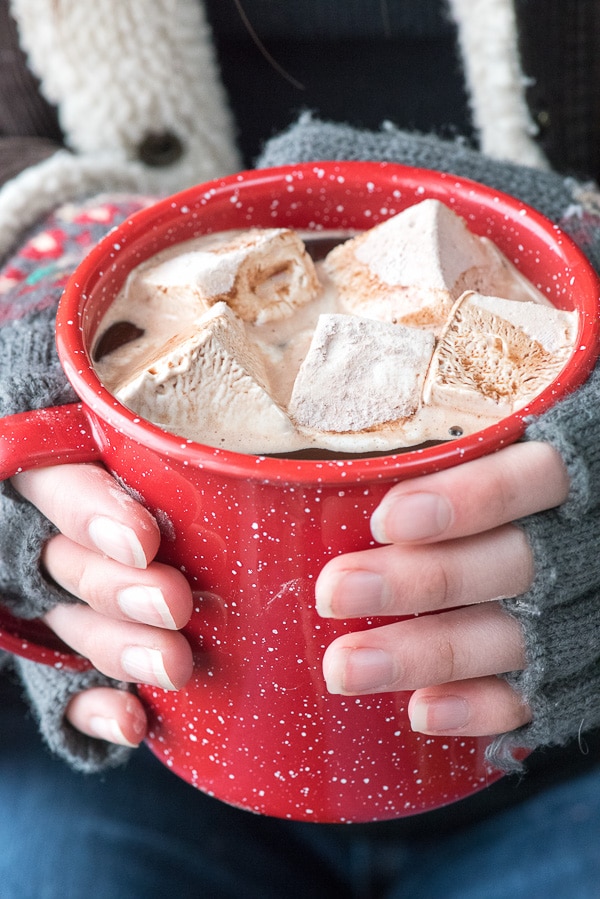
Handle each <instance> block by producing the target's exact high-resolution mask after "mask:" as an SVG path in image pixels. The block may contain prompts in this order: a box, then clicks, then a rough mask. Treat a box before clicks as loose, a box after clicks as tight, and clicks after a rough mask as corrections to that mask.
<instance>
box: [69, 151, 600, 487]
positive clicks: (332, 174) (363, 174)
mask: <svg viewBox="0 0 600 899" xmlns="http://www.w3.org/2000/svg"><path fill="white" fill-rule="evenodd" d="M290 179H295V181H296V182H299V183H300V184H302V181H306V180H310V181H311V183H312V182H315V181H319V182H322V183H323V185H324V186H325V188H326V187H327V183H328V181H329V183H331V182H332V181H335V182H338V183H340V182H343V183H348V182H351V183H354V184H356V183H358V182H359V183H360V184H361V186H365V185H375V189H378V188H379V185H383V186H386V187H387V188H388V189H391V187H392V186H393V185H394V184H395V185H397V187H399V188H402V189H408V190H412V191H414V193H415V194H416V198H415V201H414V202H418V199H419V194H421V196H420V199H426V198H427V197H430V196H437V197H438V198H442V197H445V198H446V199H447V202H448V204H449V205H451V204H452V202H455V198H456V195H457V193H459V194H460V196H461V199H462V200H463V201H464V202H467V201H468V202H469V204H470V205H473V206H474V207H476V208H477V209H478V210H485V211H487V212H488V213H490V214H492V215H493V216H494V218H496V217H498V218H500V217H504V219H505V220H506V221H509V222H511V223H512V224H513V225H514V224H515V223H519V224H520V225H522V226H523V228H524V229H525V231H528V232H530V233H535V234H536V235H537V237H538V239H540V240H541V241H542V242H543V243H544V244H546V245H548V246H549V247H550V246H551V247H552V249H553V250H554V251H555V252H556V254H557V258H560V260H562V262H563V263H564V264H565V265H566V266H568V267H569V268H570V269H571V270H572V272H573V273H574V274H572V278H571V284H573V281H575V280H576V281H577V283H578V294H579V295H580V297H582V298H583V301H584V303H586V304H588V305H589V306H592V305H594V303H595V307H594V309H588V308H585V310H582V308H580V307H579V306H577V305H576V304H574V307H573V308H576V309H577V311H578V313H579V314H578V335H577V341H576V344H575V346H574V349H573V352H572V353H571V355H570V357H569V359H568V360H567V362H565V364H564V365H563V367H562V369H561V371H560V372H559V374H558V376H557V377H556V378H555V379H554V380H553V381H552V383H551V384H549V385H548V386H547V387H546V388H545V389H544V390H543V391H542V392H541V393H540V394H538V395H537V396H536V397H534V399H533V400H532V401H531V402H530V403H529V404H528V405H527V406H525V407H523V408H522V409H520V410H518V411H517V412H514V413H512V414H511V415H509V416H507V417H505V418H503V419H501V420H500V421H498V422H495V423H493V424H490V425H488V426H487V427H485V428H482V429H481V430H479V431H477V432H474V433H472V434H468V435H466V436H463V437H459V438H453V439H451V440H449V441H446V442H443V443H440V444H437V445H434V446H428V447H421V448H414V449H411V448H407V449H403V450H401V451H399V452H395V453H394V452H390V453H389V454H387V453H386V454H385V455H377V456H367V457H362V456H361V457H356V458H352V457H350V458H343V459H335V458H326V459H298V458H279V457H273V456H266V455H251V454H246V453H239V452H236V451H234V450H225V449H220V448H218V447H213V446H209V445H207V444H201V443H198V442H195V441H193V440H189V439H187V438H183V437H180V436H177V435H175V434H172V433H170V432H168V431H165V430H163V429H162V428H160V427H159V426H157V425H154V424H153V423H152V422H150V421H148V420H146V419H143V418H141V417H140V416H139V415H136V413H135V412H132V411H131V410H130V409H128V408H127V407H126V406H124V405H122V404H121V403H120V402H119V401H118V400H117V399H116V397H115V396H114V395H113V394H111V393H110V392H109V391H108V390H107V389H106V388H105V387H104V385H103V384H102V382H101V381H100V379H99V377H98V375H97V374H96V371H95V369H94V366H93V363H92V360H91V355H90V352H89V350H88V347H87V346H86V345H85V341H84V336H83V335H84V328H83V326H82V316H83V312H84V311H85V306H84V307H83V308H82V304H84V303H85V301H86V299H87V298H88V297H89V296H90V295H91V294H92V293H93V290H94V288H95V287H96V286H97V285H98V282H99V279H100V278H102V277H104V275H105V271H110V269H111V268H112V269H113V270H116V269H117V268H118V265H117V263H116V262H115V261H114V260H115V257H116V255H117V254H118V251H119V249H120V247H121V244H127V246H128V247H131V246H133V245H137V244H135V243H134V242H136V241H137V242H138V243H143V242H144V241H148V242H150V241H149V235H152V233H153V232H156V231H157V230H158V228H159V226H160V227H163V228H164V223H165V222H169V221H170V220H175V219H176V217H177V216H181V215H182V214H184V212H183V211H184V210H185V211H186V212H185V214H191V215H193V216H195V218H196V222H195V227H196V226H197V228H196V231H195V234H196V235H198V236H199V235H201V234H203V233H210V232H211V231H215V230H218V229H216V228H208V229H207V228H204V229H202V225H201V210H202V208H203V207H206V206H208V205H209V204H210V203H211V202H215V201H216V202H221V201H223V199H224V198H225V197H227V198H228V202H230V201H231V199H232V197H235V196H237V192H238V191H239V190H240V189H243V190H244V191H246V190H250V189H251V188H260V189H261V190H274V189H275V188H276V187H277V186H278V187H279V189H280V190H286V189H287V186H288V185H289V184H290ZM308 192H310V189H309V191H308ZM440 195H441V196H440ZM453 198H454V199H453ZM402 208H405V206H403V207H402ZM384 212H385V211H384V210H382V211H381V217H380V218H379V220H380V221H383V219H384V218H386V217H388V215H385V214H384ZM250 214H251V213H250ZM390 214H391V212H390ZM460 214H463V215H464V213H460ZM240 219H242V216H241V215H240ZM376 222H377V218H376V217H374V218H373V219H371V220H370V221H369V222H367V223H365V226H364V227H372V226H373V224H376ZM253 225H254V226H258V227H265V226H266V225H265V224H264V223H262V222H261V223H259V222H252V221H247V220H246V221H240V225H239V227H252V226H253ZM268 226H269V227H279V226H281V225H280V224H279V223H276V224H273V223H270V224H269V225H268ZM289 226H290V227H294V225H293V222H292V223H290V224H289ZM230 227H231V226H230ZM331 227H332V226H331V225H330V224H328V225H327V226H326V228H327V229H329V228H331ZM314 230H315V232H316V233H318V232H319V230H325V228H324V227H322V226H321V227H319V226H318V225H317V226H315V228H314ZM357 230H358V229H357ZM184 239H188V238H187V237H186V238H182V237H180V238H179V240H173V241H171V243H173V244H174V243H177V242H182V240H184ZM492 239H493V237H492ZM166 245H167V244H166V243H165V242H164V241H163V242H161V243H160V244H159V246H166ZM157 251H158V250H153V251H152V252H148V253H147V255H145V256H144V258H148V257H149V256H150V255H152V254H153V252H157ZM139 261H140V262H141V261H143V259H140V260H139ZM132 267H133V266H129V267H128V268H126V271H130V270H131V268H132ZM599 298H600V279H599V278H598V276H597V274H596V272H595V271H594V269H593V267H592V264H591V262H590V261H589V260H588V259H587V257H586V256H585V255H584V253H583V252H582V251H581V250H580V249H579V247H578V246H577V245H576V244H575V242H574V241H573V240H572V238H570V237H569V236H568V235H567V234H565V232H563V231H562V230H561V229H560V228H559V227H558V226H557V225H555V224H554V223H553V222H552V221H551V220H550V219H548V218H547V217H545V216H544V215H542V214H541V213H540V212H538V211H537V210H536V209H534V208H533V207H531V206H529V205H528V204H526V203H523V202H522V201H520V200H518V199H517V198H515V197H512V196H510V195H509V194H506V193H504V192H502V191H498V190H496V189H495V188H491V187H488V186H486V185H483V184H481V183H479V182H477V181H473V180H471V179H468V178H464V177H462V176H456V175H454V174H452V173H448V172H438V171H435V170H432V169H426V168H420V167H414V166H405V165H403V164H401V163H390V162H371V161H368V162H363V161H316V162H308V163H300V164H297V165H286V166H279V167H275V168H269V169H257V170H249V171H242V172H238V173H236V174H233V175H229V176H226V177H223V178H218V179H214V180H213V181H210V182H207V183H205V184H201V185H195V186H193V187H190V188H186V189H185V190H183V191H180V192H178V193H176V194H174V195H172V196H169V197H166V198H164V199H161V200H158V201H157V202H156V203H153V204H152V205H150V206H147V207H144V208H143V209H141V210H139V211H137V212H135V213H134V214H133V215H131V216H129V217H128V218H127V219H125V220H124V221H123V222H122V223H121V224H120V225H118V226H117V227H116V228H113V229H112V230H111V231H110V232H109V233H108V234H107V235H105V237H104V238H102V239H101V240H100V241H99V243H98V244H97V245H96V246H95V247H94V248H93V249H92V250H91V251H90V252H89V253H88V255H87V256H86V257H85V259H84V260H83V261H82V262H81V263H80V264H79V266H78V267H77V269H76V270H75V272H74V273H73V274H72V275H71V277H70V278H69V281H68V283H67V285H66V287H65V290H64V292H63V295H62V297H61V300H60V302H59V306H58V311H57V317H56V344H57V349H58V354H59V358H60V360H61V364H62V366H63V368H64V371H65V374H66V376H67V378H68V380H69V381H70V383H71V385H72V387H73V389H74V390H75V392H76V393H77V395H78V396H79V398H80V399H81V401H82V402H83V403H84V405H85V406H87V407H88V408H89V409H90V410H91V411H92V413H93V414H94V415H95V416H96V417H97V418H99V419H101V420H103V421H105V422H107V424H109V425H110V426H111V427H113V428H115V429H116V430H117V431H119V432H121V433H123V434H125V435H126V436H127V437H128V438H130V439H131V440H133V441H135V442H136V443H138V444H143V445H144V446H146V447H148V448H149V449H151V450H153V451H154V452H156V453H158V454H160V455H162V456H167V457H171V458H174V459H176V460H179V461H184V462H185V463H186V464H188V465H192V466H196V467H199V468H204V469H206V470H207V471H211V472H223V473H227V474H228V475H237V476H239V477H244V478H247V479H251V480H259V481H261V482H265V481H269V482H290V481H292V482H295V483H309V482H310V483H319V482H327V483H329V484H331V483H339V484H343V483H349V482H350V481H352V482H353V483H356V482H361V481H365V480H373V479H377V480H384V481H385V480H393V479H396V480H397V479H398V475H399V472H400V471H401V473H402V477H403V478H409V477H414V476H417V475H422V474H426V473H431V472H434V471H438V470H441V469H443V468H447V467H450V466H452V465H455V464H458V463H459V462H463V461H469V460H471V459H475V458H478V457H480V456H483V455H485V454H487V453H489V452H493V451H496V450H498V449H500V448H502V447H503V446H505V445H507V444H510V443H513V442H515V441H516V440H518V439H519V438H520V437H521V436H522V435H523V433H524V431H525V428H526V419H527V418H528V417H530V416H534V415H537V414H541V413H542V412H544V411H545V410H546V409H548V408H549V407H550V406H551V405H553V404H554V403H555V402H557V401H558V400H560V399H562V398H563V397H564V396H566V395H567V394H568V393H569V392H571V391H572V390H574V389H575V388H576V387H579V386H580V385H581V384H582V383H583V382H584V381H585V380H586V378H587V377H588V375H589V374H590V372H591V370H592V368H593V366H594V364H595V362H596V360H597V358H598V355H599V354H600V315H599V314H598V313H599V311H600V306H599ZM580 302H581V300H580Z"/></svg>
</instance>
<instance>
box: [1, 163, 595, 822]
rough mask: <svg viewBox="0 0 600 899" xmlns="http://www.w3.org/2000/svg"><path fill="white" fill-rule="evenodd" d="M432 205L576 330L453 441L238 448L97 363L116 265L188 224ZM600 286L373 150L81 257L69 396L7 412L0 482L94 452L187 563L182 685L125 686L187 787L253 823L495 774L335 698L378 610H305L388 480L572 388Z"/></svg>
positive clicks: (353, 815) (233, 185)
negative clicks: (277, 454) (339, 665)
mask: <svg viewBox="0 0 600 899" xmlns="http://www.w3.org/2000/svg"><path fill="white" fill-rule="evenodd" d="M426 197H436V198H438V199H440V200H442V201H444V202H446V203H448V204H449V205H451V207H452V208H453V209H454V210H455V211H456V212H457V213H459V214H461V215H463V216H465V218H466V219H467V221H468V223H469V226H470V227H471V228H472V229H473V230H474V231H475V232H478V233H479V234H482V235H483V234H485V235H489V236H490V237H491V238H492V239H493V240H494V241H495V242H496V243H497V244H498V245H499V246H500V247H501V249H502V250H503V251H504V252H505V253H506V254H507V255H508V256H509V258H511V259H512V260H514V261H515V263H516V264H517V266H518V267H519V268H520V269H521V270H522V271H523V273H524V274H525V275H527V276H529V277H530V278H532V279H533V280H534V282H535V283H536V284H538V285H539V286H540V287H541V289H542V290H544V291H545V292H546V293H547V294H548V296H549V297H550V299H551V300H552V301H553V302H554V303H555V304H556V305H558V306H561V307H563V308H567V309H571V308H577V309H578V310H579V313H580V315H579V339H578V341H577V344H576V348H575V349H574V352H573V354H572V356H571V358H570V359H569V361H568V362H567V364H566V365H565V367H564V370H563V371H562V373H561V375H560V377H559V378H558V379H557V380H556V381H555V382H554V383H553V384H552V385H551V387H549V388H548V389H547V390H545V391H544V393H543V394H541V395H540V396H539V397H537V398H536V400H535V401H534V402H533V403H532V404H531V405H530V407H528V408H527V409H524V410H522V412H520V413H519V414H517V415H513V416H511V417H510V418H507V419H505V420H504V421H502V422H501V423H500V424H498V425H495V426H493V427H490V428H487V429H485V430H483V431H480V432H479V433H478V434H475V435H472V436H470V437H464V438H461V439H457V440H453V441H451V442H449V443H447V444H444V445H440V446H434V447H429V448H426V449H421V450H412V451H410V452H406V453H404V454H398V455H389V456H381V457H376V458H375V457H374V458H366V459H365V458H360V459H359V458H356V459H338V460H336V459H328V460H323V461H315V460H312V461H309V460H298V459H291V458H290V459H276V458H265V457H260V456H245V455H240V454H236V453H233V452H225V451H221V450H218V449H213V448H211V447H207V446H202V445H200V444H196V443H192V442H189V441H186V440H183V439H181V438H180V437H176V436H173V435H171V434H168V433H165V432H164V431H162V430H160V429H159V428H157V427H155V426H153V425H151V424H149V423H148V422H146V421H143V420H140V419H139V418H138V417H137V416H136V415H134V414H133V413H132V412H130V411H129V410H128V409H126V408H124V407H123V406H121V405H120V404H119V403H118V402H117V401H116V400H115V399H114V397H113V396H111V395H110V394H109V393H108V392H107V391H106V389H105V388H104V387H103V386H102V384H101V383H100V381H99V380H98V378H97V376H96V374H95V372H94V368H93V366H92V364H91V361H90V348H91V347H92V346H93V344H94V340H95V337H96V332H97V329H98V325H99V322H100V319H101V316H102V314H103V313H104V311H105V310H106V308H107V306H108V304H110V303H111V301H112V299H113V298H114V296H115V295H116V293H117V291H118V290H119V288H120V286H121V285H122V283H123V281H124V279H125V277H126V276H127V274H128V272H129V271H130V270H131V269H132V268H133V267H134V266H136V265H137V264H138V263H140V262H142V261H143V260H144V259H147V258H148V257H149V256H150V255H152V254H153V253H156V252H157V251H159V250H161V249H163V248H164V247H166V246H167V245H172V244H174V243H178V242H181V241H184V240H187V239H189V238H192V237H195V236H197V235H199V234H202V233H207V232H210V231H218V230H225V229H228V228H237V227H245V226H250V225H260V226H291V227H296V228H301V229H311V230H315V231H320V230H322V229H340V228H344V229H346V228H350V229H356V230H363V229H364V228H366V227H371V226H372V225H374V224H375V223H377V222H378V221H381V220H383V219H385V218H387V217H388V216H390V215H392V214H394V213H396V212H399V211H400V210H401V209H403V208H404V207H406V206H408V205H411V204H413V203H415V202H417V201H420V200H422V199H424V198H426ZM598 293H599V291H598V282H597V279H596V276H595V275H594V272H593V271H592V269H591V267H590V265H589V264H588V263H587V261H586V260H585V258H584V257H583V255H582V254H581V253H580V252H579V250H578V249H577V248H576V247H575V245H574V244H573V243H572V242H571V241H570V240H569V239H568V238H567V237H565V236H564V235H563V234H561V232H560V231H558V230H557V229H556V228H555V227H554V226H553V225H552V224H551V223H550V222H548V221H547V220H545V219H544V218H542V217H541V216H540V215H538V214H537V213H536V212H534V211H533V210H531V209H529V208H527V207H525V206H524V205H523V204H521V203H519V202H517V201H516V200H514V199H511V198H510V197H507V196H504V195H502V194H500V193H498V192H497V191H495V190H490V189H488V188H485V187H482V186H480V185H478V184H475V183H472V182H469V181H466V180H462V179H458V178H456V177H454V176H452V175H445V174H439V173H435V172H430V171H426V170H419V169H410V168H406V167H403V166H400V165H392V164H377V163H318V164H304V165H298V166H295V167H286V168H280V169H271V170H264V171H258V172H248V173H242V174H239V175H235V176H232V177H229V178H225V179H223V180H219V181H215V182H212V183H210V184H207V185H202V186H199V187H194V188H192V189H190V190H187V191H185V192H183V193H181V194H179V195H177V196H175V197H171V198H169V199H167V200H164V201H162V202H159V203H158V204H157V205H155V206H153V207H151V208H149V209H145V210H143V211H141V212H139V213H137V214H136V215H134V216H133V217H132V218H131V219H128V220H127V221H125V222H124V223H123V224H122V225H121V226H120V227H119V228H117V229H116V231H113V232H111V233H110V234H109V235H108V236H107V237H106V238H105V239H104V240H103V241H102V242H101V243H100V244H99V245H98V246H97V247H96V248H95V249H94V250H93V251H92V252H91V253H90V254H89V256H88V257H87V258H86V259H85V261H84V262H83V264H82V265H81V266H80V267H79V268H78V270H77V271H76V272H75V274H74V275H73V277H72V278H71V280H70V283H69V285H68V287H67V288H66V290H65V293H64V297H63V299H62V300H61V303H60V309H59V313H58V319H57V344H58V351H59V355H60V359H61V361H62V364H63V366H64V370H65V372H66V374H67V377H68V378H69V381H70V382H71V384H72V385H73V387H74V389H75V391H76V392H77V394H78V396H79V397H80V399H81V402H80V403H78V404H74V405H67V406H64V407H61V408H56V409H50V410H45V411H41V412H33V413H27V414H22V415H17V416H13V417H11V418H9V419H5V420H4V421H2V422H0V429H1V430H0V463H1V467H0V475H1V476H2V477H9V476H10V475H12V474H13V473H15V472H16V471H19V470H21V469H23V468H31V467H33V466H38V465H49V464H58V463H61V462H67V461H69V462H73V461H79V462H84V461H100V462H102V463H103V464H104V465H105V466H106V467H107V468H108V469H109V470H110V471H111V472H113V473H114V474H115V476H116V477H117V478H118V479H119V481H120V482H122V483H123V484H125V485H126V486H127V487H128V488H129V489H131V491H133V492H134V494H135V495H136V496H138V497H141V499H142V500H143V502H144V503H145V504H146V506H147V507H148V508H149V509H150V510H151V511H152V512H153V513H154V514H155V515H156V518H157V520H158V521H159V523H160V525H161V528H162V544H161V548H160V556H159V558H160V559H161V560H163V561H165V562H168V563H171V564H173V565H176V566H177V567H179V568H181V570H182V571H184V572H185V574H186V576H187V577H188V578H189V581H190V584H191V585H192V588H193V590H194V591H195V597H196V604H195V612H194V615H193V617H192V620H191V622H190V624H189V626H188V627H186V629H185V632H186V634H187V636H188V638H189V640H190V643H191V644H192V647H193V649H194V655H195V671H194V674H193V677H192V679H191V681H190V683H189V684H188V686H187V687H186V688H185V689H183V690H181V691H179V692H177V693H171V692H164V691H162V690H160V689H156V688H153V687H148V686H140V688H139V692H140V695H141V696H142V698H143V701H144V702H145V704H146V706H147V709H148V712H149V717H150V732H149V736H148V744H149V745H150V747H151V749H152V750H153V751H154V752H155V753H156V755H157V756H158V757H159V758H160V759H162V760H163V762H164V763H165V764H166V765H167V766H168V767H169V768H171V769H172V770H173V771H174V772H175V773H176V774H178V775H179V776H181V777H182V778H184V779H185V780H187V781H188V782H189V783H190V784H193V785H194V786H196V787H198V788H200V789H201V790H203V791H205V792H206V793H209V794H210V795H212V796H216V797H218V798H219V799H222V800H224V801H225V802H228V803H231V804H233V805H236V806H239V807H240V808H243V809H249V810H251V811H253V812H258V813H262V814H266V815H274V816H278V817H282V818H292V819H298V820H304V821H320V822H358V821H375V820H383V819H389V818H397V817H403V816H407V815H411V814H415V813H417V812H421V811H424V810H427V809H433V808H435V807H438V806H441V805H444V804H446V803H450V802H454V801H456V800H459V799H461V798H462V797H466V796H468V795H469V794H471V793H474V792H476V791H478V790H480V789H482V788H483V787H485V786H486V785H487V784H489V783H491V782H492V781H494V780H496V779H497V778H498V777H499V776H500V773H499V772H498V771H494V770H492V769H491V768H490V767H489V766H488V765H487V764H486V762H485V757H484V753H485V749H486V746H487V744H488V742H489V741H488V739H467V738H433V737H428V736H423V735H420V734H417V733H413V732H411V730H410V727H409V725H408V721H407V715H406V705H407V700H408V694H405V693H397V694H383V695H374V696H363V697H361V698H354V697H343V696H332V695H328V693H327V691H326V689H325V684H324V679H323V674H322V670H321V661H322V657H323V653H324V650H325V648H326V647H327V646H328V644H329V643H330V642H331V641H332V640H333V639H334V638H335V637H336V636H337V635H339V634H342V633H344V632H347V631H348V630H350V629H364V628H367V627H370V626H375V625H377V624H378V623H381V622H378V621H375V620H358V621H357V620H353V621H341V622H340V621H338V622H336V621H331V620H323V619H320V618H319V617H318V616H317V614H316V612H315V609H314V585H315V579H316V577H317V575H318V573H319V571H320V570H321V568H322V567H323V565H324V564H325V562H327V560H328V559H331V558H332V557H333V556H336V555H338V554H340V553H345V552H348V551H352V550H358V549H364V548H367V547H370V546H372V545H373V540H372V538H371V535H370V531H369V518H370V515H371V513H372V511H373V510H374V509H375V507H376V506H377V504H378V503H379V502H380V500H381V499H382V497H383V496H384V494H385V493H386V491H387V490H388V489H389V487H390V486H391V485H392V484H394V483H396V482H398V481H400V480H402V479H404V478H407V477H413V476H415V475H419V474H423V473H427V472H432V471H435V470H439V469H443V468H445V467H448V466H451V465H455V464H457V463H460V462H461V461H463V460H468V459H473V458H475V457H477V456H480V455H482V454H484V453H488V452H491V451H493V450H495V449H497V448H499V447H501V446H502V445H504V444H506V443H510V442H512V441H514V440H516V439H518V437H519V436H520V435H521V434H522V432H523V427H524V417H525V416H526V415H527V414H528V413H530V412H531V413H534V412H539V411H541V410H543V409H545V408H546V407H547V406H548V405H549V404H550V403H552V402H553V401H554V400H555V399H556V398H557V397H559V396H561V395H563V394H564V393H565V392H566V391H568V390H570V389H572V388H574V387H575V386H577V385H579V384H580V383H581V382H582V381H583V380H584V379H585V378H586V377H587V375H588V373H589V371H590V369H591V367H592V365H593V363H594V360H595V358H596V356H597V353H598V325H597V321H598ZM0 647H3V648H5V649H8V650H10V651H12V652H15V653H18V654H20V655H25V656H27V657H29V658H33V659H35V660H37V661H40V662H44V663H46V664H51V665H67V666H70V667H75V668H84V667H85V666H86V665H88V663H87V661H86V660H84V659H81V658H80V657H78V656H76V655H74V654H72V653H70V652H69V651H68V649H67V648H66V647H64V646H61V645H59V644H58V643H57V641H56V639H55V638H53V637H52V635H51V634H50V632H49V631H47V630H46V629H45V628H44V627H43V626H41V625H40V624H39V623H36V622H22V621H17V620H15V619H14V618H12V617H11V616H10V615H9V614H8V612H7V611H6V610H3V611H2V614H1V616H0Z"/></svg>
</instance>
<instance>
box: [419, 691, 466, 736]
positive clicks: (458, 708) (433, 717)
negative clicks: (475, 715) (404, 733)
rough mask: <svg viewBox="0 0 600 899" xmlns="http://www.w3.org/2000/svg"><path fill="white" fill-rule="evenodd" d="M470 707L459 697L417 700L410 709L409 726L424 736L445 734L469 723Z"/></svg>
mask: <svg viewBox="0 0 600 899" xmlns="http://www.w3.org/2000/svg"><path fill="white" fill-rule="evenodd" d="M469 718H470V707H469V703H468V702H467V701H466V699H461V697H460V696H444V697H443V698H442V699H429V700H426V701H425V700H417V701H416V702H414V703H413V704H412V706H411V709H410V726H411V727H412V729H413V730H414V731H418V732H420V733H424V734H446V733H449V732H450V731H453V730H460V729H461V728H462V727H465V726H466V725H467V724H468V723H469Z"/></svg>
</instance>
